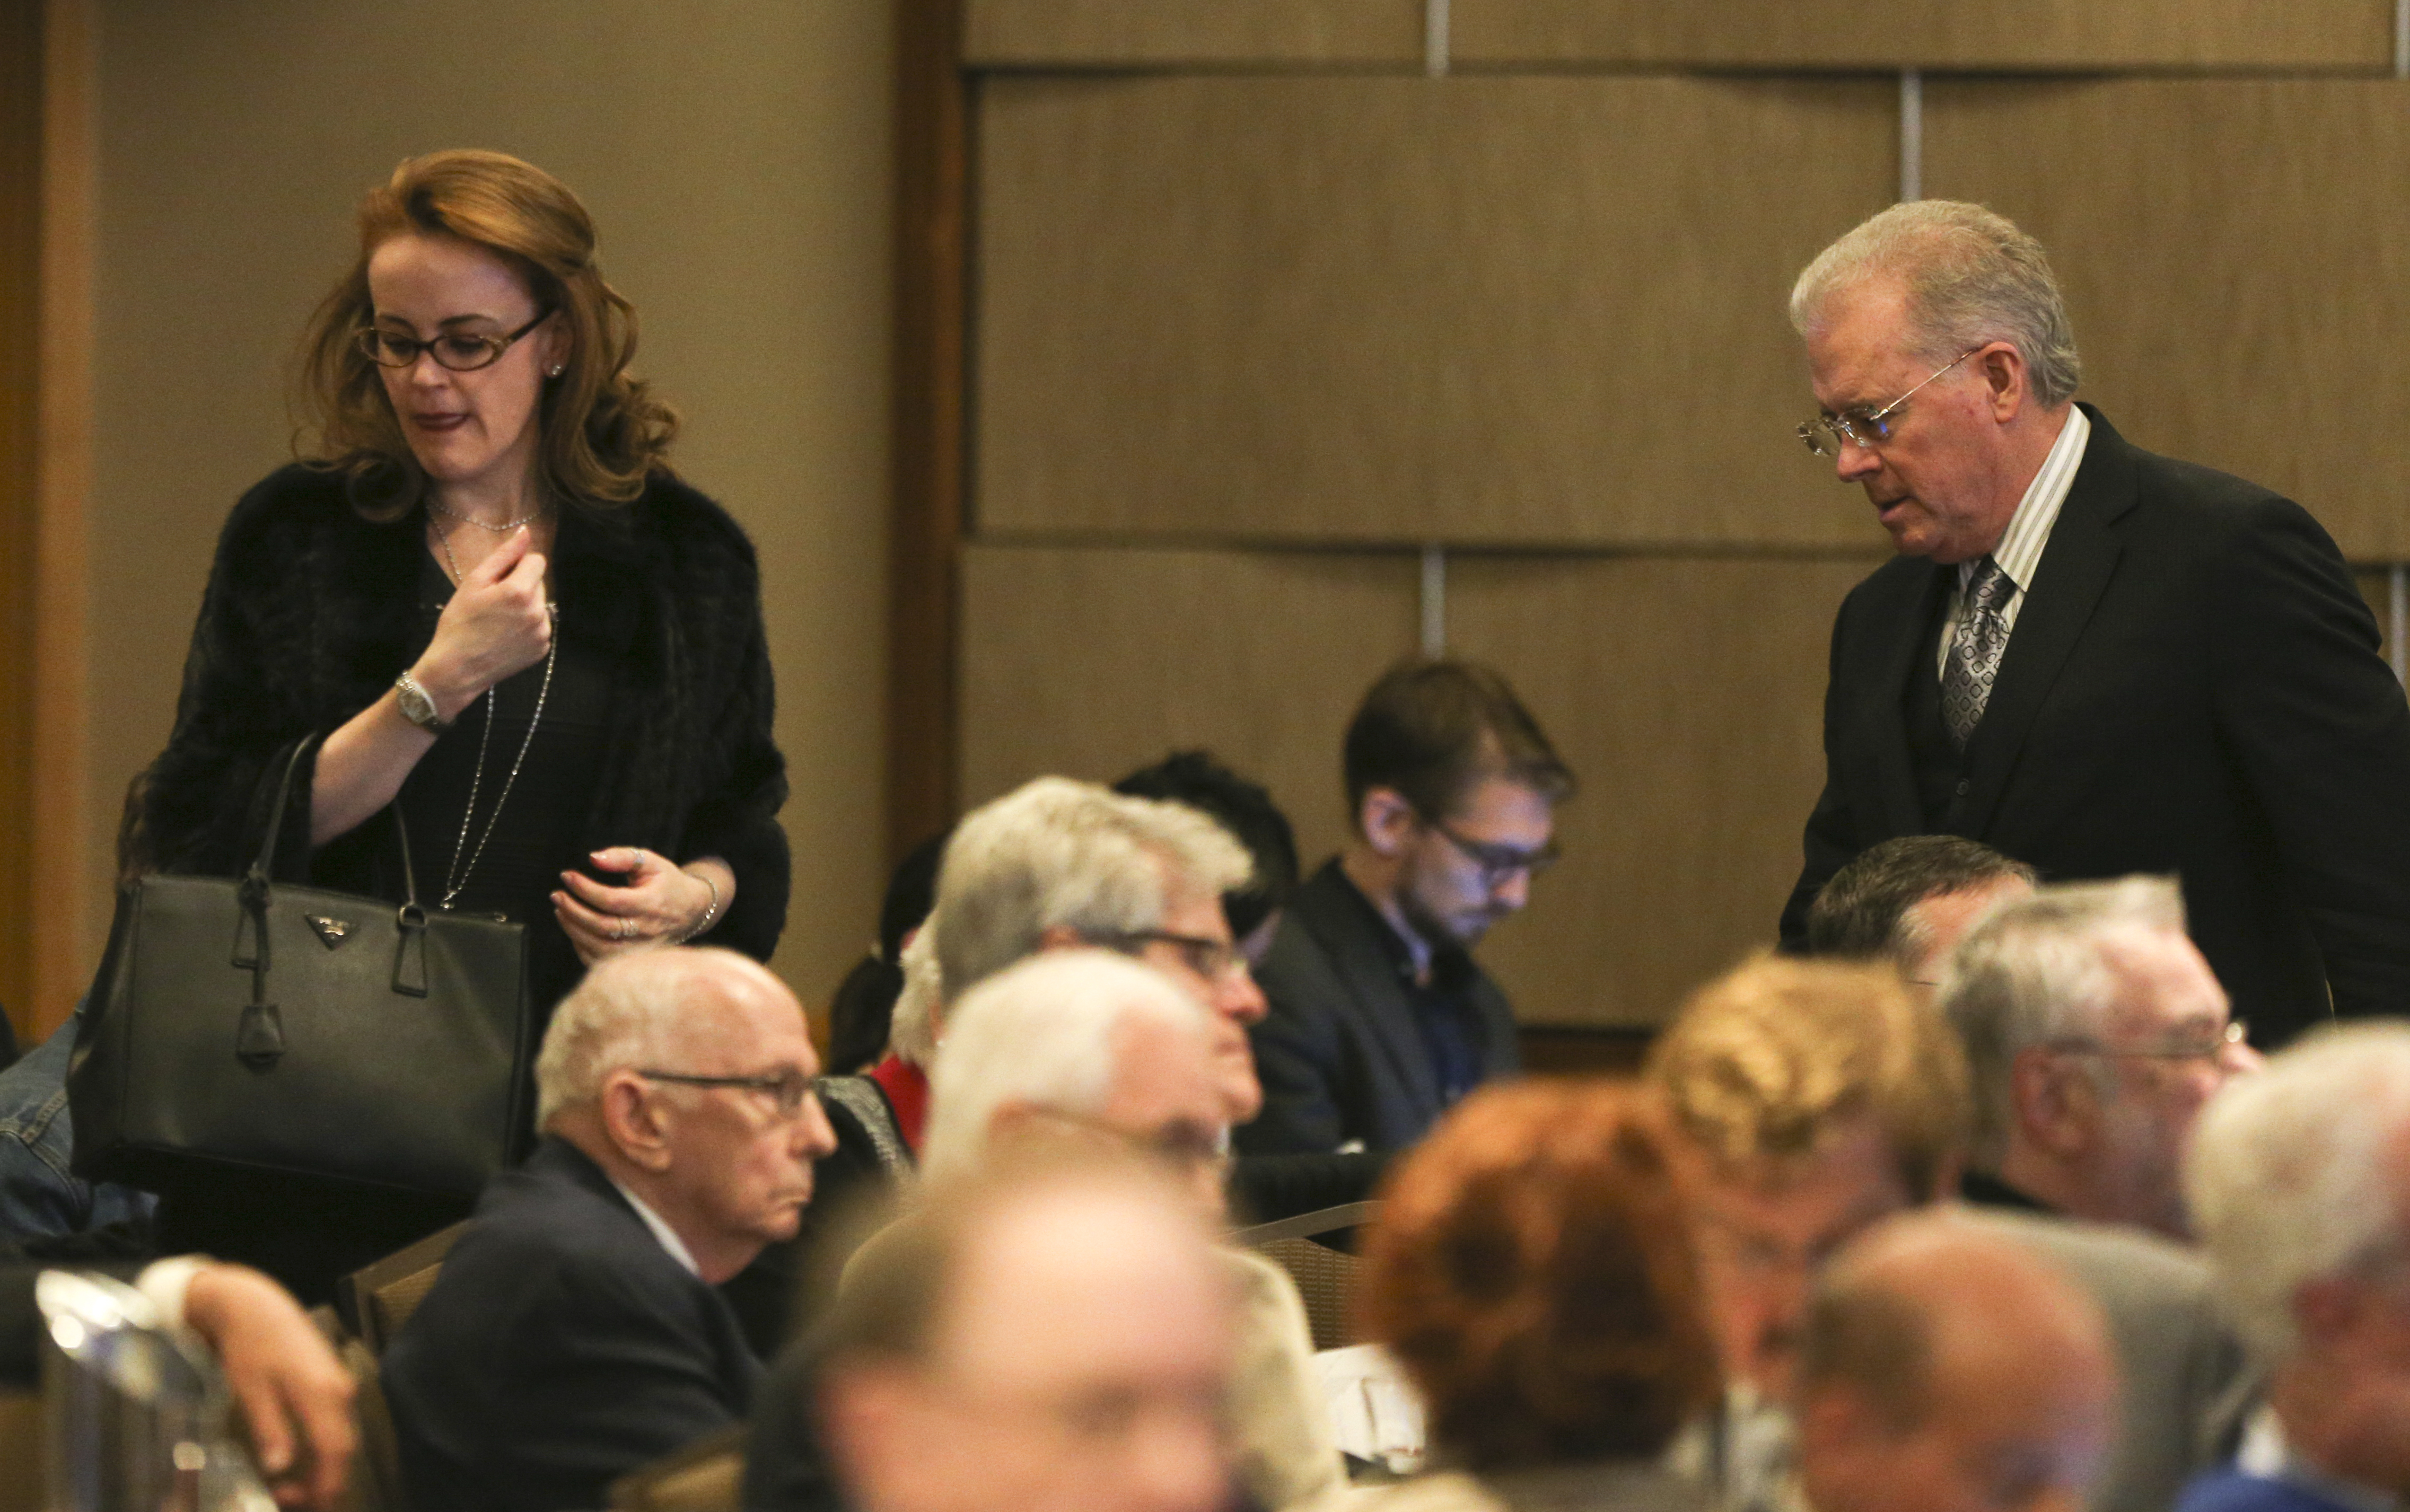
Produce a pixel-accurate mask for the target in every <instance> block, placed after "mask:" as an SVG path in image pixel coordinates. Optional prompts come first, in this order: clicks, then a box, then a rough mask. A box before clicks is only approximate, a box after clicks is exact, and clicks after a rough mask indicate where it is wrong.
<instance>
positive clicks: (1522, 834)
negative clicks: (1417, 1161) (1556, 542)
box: [1237, 661, 1574, 1155]
mask: <svg viewBox="0 0 2410 1512" xmlns="http://www.w3.org/2000/svg"><path fill="white" fill-rule="evenodd" d="M1344 771H1345V777H1346V784H1347V802H1348V807H1349V811H1350V818H1351V820H1352V821H1353V823H1354V828H1355V832H1356V833H1355V836H1354V837H1353V838H1352V839H1351V840H1350V841H1349V843H1348V846H1347V849H1346V850H1344V851H1343V852H1342V853H1341V854H1340V855H1339V856H1338V857H1336V858H1335V859H1333V860H1332V861H1330V862H1329V863H1328V864H1327V865H1324V866H1323V868H1322V869H1321V870H1320V871H1318V872H1317V873H1315V874H1314V877H1313V879H1312V880H1309V881H1307V882H1306V883H1305V884H1304V885H1303V886H1302V887H1300V888H1299V889H1298V891H1297V893H1296V895H1295V896H1294V897H1293V898H1291V900H1290V902H1289V906H1288V909H1287V911H1286V913H1285V915H1284V916H1283V918H1282V921H1281V926H1280V930H1279V932H1278V933H1277V934H1276V935H1275V936H1274V937H1273V938H1272V944H1271V949H1270V952H1269V953H1267V954H1266V956H1265V958H1264V963H1263V966H1262V968H1261V969H1260V970H1259V971H1258V973H1257V980H1258V981H1260V983H1261V984H1262V986H1263V989H1264V996H1265V998H1266V999H1267V1001H1268V1002H1269V1004H1270V1010H1269V1012H1268V1013H1267V1014H1266V1016H1265V1018H1264V1020H1263V1022H1262V1023H1260V1024H1258V1025H1256V1026H1255V1027H1254V1029H1252V1030H1251V1031H1250V1038H1251V1039H1252V1040H1253V1042H1254V1045H1255V1053H1256V1074H1257V1075H1258V1076H1259V1077H1260V1079H1261V1080H1262V1082H1263V1086H1264V1111H1263V1112H1262V1114H1261V1115H1260V1116H1258V1117H1257V1118H1256V1121H1255V1122H1254V1123H1252V1124H1249V1125H1247V1126H1246V1127H1243V1128H1241V1129H1240V1130H1239V1131H1238V1136H1237V1137H1238V1141H1239V1148H1240V1149H1241V1150H1242V1151H1245V1152H1247V1153H1250V1154H1257V1155H1281V1154H1312V1153H1323V1152H1328V1151H1332V1150H1339V1149H1345V1148H1364V1149H1370V1150H1376V1151H1380V1150H1397V1149H1402V1148H1403V1147H1405V1146H1406V1145H1409V1144H1412V1143H1413V1142H1414V1141H1416V1140H1418V1139H1420V1138H1421V1137H1422V1134H1423V1131H1424V1130H1426V1129H1427V1128H1429V1127H1430V1125H1431V1124H1432V1122H1433V1121H1435V1120H1436V1119H1437V1118H1438V1117H1439V1115H1440V1114H1442V1113H1444V1112H1446V1111H1447V1110H1448V1109H1449V1108H1450V1107H1451V1106H1453V1105H1454V1104H1455V1103H1456V1102H1457V1100H1458V1099H1459V1098H1462V1097H1463V1096H1464V1095H1465V1094H1466V1093H1468V1092H1470V1091H1472V1090H1473V1089H1474V1087H1475V1086H1478V1085H1479V1084H1480V1083H1483V1082H1485V1081H1488V1079H1490V1078H1491V1077H1494V1076H1499V1075H1502V1074H1504V1073H1506V1072H1510V1071H1513V1070H1516V1069H1518V1068H1519V1066H1520V1064H1521V1059H1520V1055H1519V1054H1518V1052H1517V1045H1516V1039H1515V1016H1514V1011H1513V1010H1512V1008H1511V1007H1510V1006H1509V1005H1508V1003H1507V1001H1506V996H1505V994H1503V992H1501V991H1499V989H1498V985H1497V983H1495V982H1493V981H1490V980H1489V978H1488V974H1487V973H1485V972H1484V971H1482V969H1481V968H1480V967H1478V966H1476V965H1475V964H1474V960H1473V957H1472V956H1471V954H1470V953H1468V952H1469V950H1470V948H1471V947H1472V946H1473V945H1474V943H1475V942H1477V941H1478V940H1479V939H1480V938H1481V937H1482V936H1483V935H1485V934H1487V933H1488V930H1489V927H1490V926H1491V925H1492V924H1494V923H1497V922H1498V921H1500V920H1501V919H1503V918H1505V917H1506V916H1507V915H1509V914H1511V913H1514V912H1516V911H1517V909H1521V908H1522V907H1523V906H1524V904H1526V903H1527V902H1529V901H1530V900H1531V894H1532V881H1533V880H1534V879H1535V878H1536V877H1537V876H1538V875H1539V874H1540V873H1541V872H1543V871H1545V870H1546V869H1547V867H1548V866H1549V865H1551V864H1552V863H1553V862H1554V861H1555V860H1556V856H1557V849H1556V807H1557V805H1558V804H1560V803H1561V802H1563V801H1564V800H1565V799H1566V798H1567V797H1569V796H1571V795H1572V792H1573V790H1574V776H1573V772H1572V769H1571V768H1569V767H1568V766H1566V764H1565V763H1564V761H1563V760H1562V759H1561V757H1559V756H1558V754H1557V752H1556V749H1555V748H1554V747H1553V746H1551V745H1550V744H1549V743H1548V737H1547V736H1546V734H1542V733H1541V730H1540V725H1539V721H1538V720H1534V719H1533V718H1532V715H1531V712H1530V711H1529V710H1527V709H1526V708H1525V707H1524V706H1523V704H1522V701H1521V700H1520V699H1518V698H1517V697H1516V695H1515V691H1514V690H1513V689H1512V688H1511V687H1509V686H1508V685H1507V682H1506V679H1505V678H1504V677H1503V676H1500V675H1499V674H1498V673H1496V672H1495V671H1493V670H1491V669H1489V668H1488V667H1485V666H1480V665H1478V664H1475V663H1473V662H1468V661H1410V662H1407V663H1404V664H1402V665H1401V666H1399V667H1396V668H1394V669H1392V670H1391V671H1390V672H1389V673H1387V674H1386V676H1383V677H1382V678H1381V679H1380V681H1378V682H1376V683H1374V684H1373V685H1372V691H1370V692H1368V693H1367V694H1366V695H1365V697H1364V702H1363V704H1362V705H1360V706H1359V707H1358V708H1357V711H1356V716H1355V718H1354V720H1352V721H1350V723H1349V724H1348V727H1347V736H1346V744H1345V757H1344Z"/></svg>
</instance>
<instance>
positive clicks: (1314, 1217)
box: [1230, 1202, 1381, 1349]
mask: <svg viewBox="0 0 2410 1512" xmlns="http://www.w3.org/2000/svg"><path fill="white" fill-rule="evenodd" d="M1380 1211H1381V1204H1380V1203H1378V1202H1349V1203H1346V1204H1344V1205H1343V1206H1341V1207H1335V1208H1324V1209H1323V1210H1322V1211H1321V1212H1319V1213H1305V1214H1299V1215H1298V1216H1296V1217H1294V1218H1284V1219H1282V1220H1281V1221H1280V1222H1278V1223H1264V1224H1257V1225H1256V1227H1254V1228H1252V1229H1240V1230H1239V1231H1238V1232H1237V1233H1234V1234H1232V1235H1231V1236H1230V1242H1231V1243H1235V1244H1238V1245H1240V1246H1241V1247H1243V1248H1246V1249H1252V1250H1254V1251H1256V1253H1257V1254H1259V1255H1261V1256H1263V1258H1266V1259H1268V1260H1270V1261H1271V1262H1272V1263H1273V1264H1275V1265H1277V1266H1279V1267H1280V1268H1281V1269H1282V1270H1284V1271H1286V1272H1288V1276H1289V1279H1290V1280H1291V1281H1294V1282H1296V1283H1297V1292H1298V1295H1299V1297H1301V1298H1303V1299H1304V1301H1305V1321H1306V1324H1307V1326H1308V1327H1309V1328H1310V1329H1312V1330H1313V1332H1314V1347H1315V1348H1316V1349H1342V1348H1344V1347H1346V1346H1347V1345H1351V1344H1357V1343H1359V1342H1361V1341H1359V1340H1358V1339H1357V1337H1356V1330H1355V1329H1354V1327H1353V1325H1352V1324H1351V1322H1350V1321H1349V1317H1348V1306H1349V1303H1350V1302H1351V1301H1353V1300H1354V1298H1355V1294H1356V1272H1357V1269H1358V1267H1359V1266H1360V1265H1361V1263H1362V1262H1361V1261H1359V1260H1357V1258H1356V1257H1355V1256H1354V1255H1352V1254H1350V1253H1348V1252H1347V1251H1346V1250H1345V1249H1341V1248H1335V1247H1333V1244H1332V1243H1324V1241H1325V1240H1330V1241H1335V1242H1343V1241H1344V1240H1345V1239H1347V1238H1349V1237H1351V1236H1350V1235H1349V1234H1348V1230H1350V1229H1355V1228H1356V1227H1357V1225H1359V1224H1367V1223H1371V1222H1372V1220H1373V1219H1374V1218H1375V1217H1377V1216H1379V1214H1380Z"/></svg>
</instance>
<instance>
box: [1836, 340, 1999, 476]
mask: <svg viewBox="0 0 2410 1512" xmlns="http://www.w3.org/2000/svg"><path fill="white" fill-rule="evenodd" d="M1990 344H1991V343H1990V342H1984V343H1983V346H1989V345H1990ZM1983 346H1970V347H1968V348H1967V350H1966V351H1964V352H1961V353H1959V354H1958V355H1957V356H1954V357H1952V358H1951V359H1950V360H1949V361H1947V362H1945V363H1943V364H1942V365H1941V366H1940V367H1938V368H1936V369H1934V370H1933V371H1931V372H1930V373H1927V374H1926V375H1925V379H1924V384H1929V383H1931V382H1933V380H1934V379H1936V378H1938V377H1940V376H1941V375H1942V374H1943V373H1945V372H1948V371H1950V370H1951V369H1953V368H1954V367H1956V366H1958V364H1960V363H1962V362H1964V361H1966V360H1967V358H1968V357H1971V356H1974V355H1975V354H1976V353H1978V352H1981V351H1982V350H1983ZM1924 384H1919V385H1916V387H1915V388H1911V389H1909V391H1908V392H1907V393H1905V394H1902V395H1901V396H1900V397H1899V398H1897V399H1895V400H1892V401H1891V402H1890V403H1888V404H1886V405H1884V406H1883V407H1882V408H1881V409H1879V410H1868V409H1855V410H1844V411H1842V412H1841V413H1840V414H1825V415H1819V416H1817V417H1816V418H1815V419H1813V420H1802V421H1800V422H1799V439H1800V440H1801V441H1804V442H1806V443H1808V450H1809V451H1811V452H1814V453H1815V454H1816V455H1817V456H1819V457H1838V456H1840V455H1841V443H1844V442H1848V443H1851V444H1852V445H1856V446H1863V447H1867V448H1872V447H1875V446H1880V445H1881V444H1882V443H1884V442H1886V441H1889V440H1891V429H1892V419H1893V417H1894V416H1895V415H1897V414H1899V411H1900V406H1902V405H1904V404H1906V403H1907V402H1908V401H1909V400H1912V399H1914V398H1915V397H1916V396H1917V393H1918V391H1919V390H1921V389H1923V388H1924Z"/></svg>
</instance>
